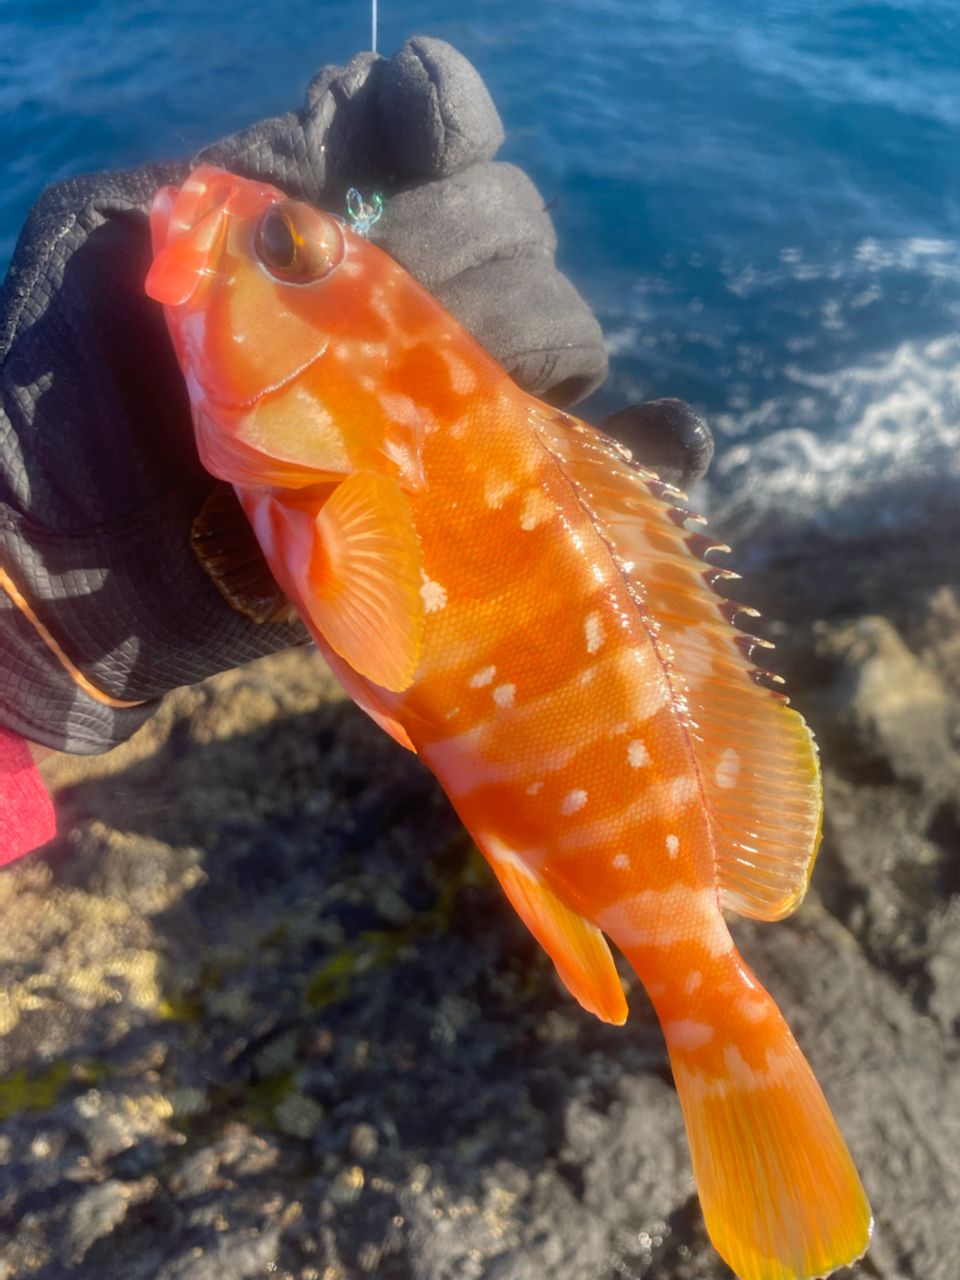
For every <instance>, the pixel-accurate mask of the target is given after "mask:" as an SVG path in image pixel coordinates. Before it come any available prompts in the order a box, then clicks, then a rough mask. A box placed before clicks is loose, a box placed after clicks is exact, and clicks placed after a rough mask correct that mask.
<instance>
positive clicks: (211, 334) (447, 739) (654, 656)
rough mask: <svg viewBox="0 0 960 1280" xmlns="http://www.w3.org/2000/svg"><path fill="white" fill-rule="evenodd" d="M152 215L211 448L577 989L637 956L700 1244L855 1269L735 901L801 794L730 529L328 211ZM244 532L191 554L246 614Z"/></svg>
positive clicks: (595, 994)
mask: <svg viewBox="0 0 960 1280" xmlns="http://www.w3.org/2000/svg"><path fill="white" fill-rule="evenodd" d="M152 225H153V236H154V246H155V250H156V257H155V260H154V264H153V267H152V269H151V271H150V274H149V277H148V279H147V285H146V287H147V292H148V293H149V294H150V296H151V297H153V298H155V299H157V300H158V301H159V302H162V303H164V304H165V307H166V315H167V320H168V323H169V327H170V332H171V334H172V336H173V341H174V344H175V346H176V350H177V353H178V356H179V359H180V364H181V367H182V369H183V373H184V376H185V378H186V383H187V387H188V389H189V393H190V399H191V402H192V406H193V415H194V421H195V426H196V434H197V440H198V444H199V449H200V454H201V457H202V459H203V461H204V463H205V465H206V466H207V467H208V468H209V470H210V471H211V472H213V473H214V475H216V476H219V477H220V478H221V479H223V480H225V481H228V482H229V483H230V484H232V485H233V486H234V489H235V491H236V494H237V496H238V497H239V500H240V503H241V504H242V507H243V510H244V511H245V513H246V516H247V518H248V520H249V522H250V525H252V527H253V529H254V530H255V532H256V537H257V540H258V541H259V544H260V546H261V547H262V549H263V552H264V554H265V556H266V559H267V562H268V563H269V566H270V569H271V570H272V573H273V576H274V577H275V579H276V581H277V583H279V585H280V587H281V588H282V590H283V592H284V593H285V595H286V597H287V598H288V599H289V600H290V601H291V602H292V603H293V605H295V607H296V609H297V610H298V612H299V614H300V616H301V617H302V618H303V620H304V622H305V623H306V625H307V626H308V627H309V629H310V631H311V632H312V634H313V635H314V637H315V638H316V641H317V644H318V645H319V646H320V648H321V650H322V651H323V653H324V654H325V655H326V657H327V659H328V660H329V662H330V665H331V667H332V668H333V671H334V672H335V674H336V675H337V676H338V677H339V679H340V680H341V681H342V682H343V684H344V686H345V688H346V689H347V691H348V693H349V694H350V695H351V696H352V697H353V698H354V699H355V700H356V701H357V702H358V703H359V704H360V706H361V707H362V708H363V709H364V710H365V711H367V712H368V713H369V714H370V715H371V716H372V717H373V718H374V719H375V720H376V721H377V722H378V723H379V724H380V725H382V726H383V728H385V729H386V730H387V731H388V732H389V733H391V734H392V735H393V736H394V737H395V738H396V739H397V740H398V741H399V742H401V743H402V744H403V745H404V746H406V747H408V748H410V749H411V750H413V751H415V752H417V754H418V755H419V756H420V757H421V758H422V759H423V761H424V763H425V764H427V765H428V766H429V768H430V769H431V770H432V771H433V772H434V773H435V774H436V776H437V777H438V778H439V780H440V782H441V783H442V785H443V787H444V789H445V791H446V792H447V794H448V796H449V797H450V799H451V801H452V802H453V804H454V805H455V807H456V809H457V811H458V813H459V814H460V816H461V817H462V819H463V821H464V823H465V824H466V826H467V827H468V829H469V830H470V832H471V834H472V835H473V837H474V838H475V840H476V842H477V844H478V845H479V846H480V848H481V849H482V851H483V853H484V854H485V856H486V858H487V859H488V861H489V862H490V865H491V866H492V868H493V870H494V873H495V874H496V876H497V879H498V880H499V881H500V884H501V885H502V886H503V889H504V891H505V893H506V894H507V897H508V898H509V899H510V901H511V902H512V903H513V906H514V907H515V908H516V910H517V911H518V912H519V914H520V916H521V918H522V919H523V920H524V922H525V923H526V924H527V925H528V927H529V928H530V930H531V931H532V932H533V934H534V936H535V937H536V938H537V939H538V941H539V942H540V943H541V944H542V945H543V947H545V949H546V950H547V952H548V953H549V954H550V956H551V957H552V959H553V961H554V963H555V965H556V967H557V971H558V973H559V975H560V977H561V978H562V980H563V982H564V983H565V984H566V986H567V987H568V988H569V989H570V991H571V992H572V993H573V995H574V996H575V997H576V998H577V999H578V1000H579V1001H580V1003H581V1004H582V1005H583V1006H584V1008H586V1009H588V1010H590V1011H591V1012H593V1013H595V1014H597V1016H598V1017H600V1018H603V1019H605V1020H606V1021H608V1022H613V1023H622V1022H623V1021H624V1019H625V1018H626V1013H627V1010H626V1003H625V1000H624V995H623V990H622V988H621V985H620V979H619V977H618V975H617V970H616V968H615V966H614V962H613V958H612V956H611V953H610V950H609V947H608V945H607V941H606V937H609V938H610V939H611V940H612V941H613V942H614V943H615V944H616V946H617V947H618V948H619V949H620V950H621V951H622V952H623V953H624V955H625V956H626V957H627V959H628V960H629V962H630V964H631V965H632V966H633V968H634V969H635V970H636V972H637V974H638V975H639V977H640V979H641V981H642V982H643V985H644V986H645V987H646V990H647V992H648V993H649V995H650V999H651V1000H652V1002H653V1005H654V1007H655V1009H656V1011H657V1015H658V1017H659V1019H660V1022H661V1025H662V1027H663V1033H664V1036H665V1038H666V1042H667V1046H668V1048H669V1052H670V1061H671V1064H672V1066H673V1074H674V1078H675V1080H676V1084H677V1090H678V1092H679V1095H680V1101H681V1103H682V1106H683V1113H684V1118H685V1120H686V1126H687V1132H688V1135H689V1140H690V1146H691V1150H692V1154H693V1168H694V1173H695V1176H696V1181H697V1186H698V1189H699V1194H700V1200H701V1202H702V1205H703V1211H704V1215H705V1217H706V1222H707V1227H708V1229H709V1232H710V1236H711V1238H712V1240H713V1242H714V1244H715V1246H716V1248H717V1249H718V1250H719V1252H720V1253H721V1254H722V1255H723V1257H724V1258H725V1259H726V1260H727V1262H729V1264H730V1266H731V1267H732V1268H733V1269H734V1271H736V1272H737V1274H738V1275H739V1276H740V1277H742V1280H799V1278H801V1277H803V1278H806V1277H813V1276H823V1275H826V1274H828V1273H829V1272H831V1271H833V1270H834V1269H835V1268H836V1267H839V1266H842V1265H843V1264H845V1263H849V1262H851V1261H852V1260H854V1259H855V1258H857V1257H858V1256H859V1255H860V1254H862V1253H863V1251H864V1249H865V1248H866V1246H867V1243H868V1241H869V1237H870V1231H871V1217H870V1209H869V1206H868V1204H867V1201H866V1197H865V1195H864V1192H863V1188H862V1187H861V1185H860V1180H859V1178H858V1177H857V1173H856V1170H855V1168H854V1166H853V1162H852V1161H851V1158H850V1155H849V1153H848V1151H847V1148H846V1146H845V1145H844V1142H843V1139H842V1138H841V1136H840V1134H839V1132H838V1130H837V1127H836V1124H835V1123H834V1120H833V1118H832V1116H831V1114H830V1111H829V1109H828V1107H827V1104H826V1102H825V1100H824V1097H823V1094H822V1093H821V1091H820V1088H819V1086H818V1085H817V1083H816V1080H815V1079H814V1076H813V1073H812V1071H811V1069H810V1067H809V1065H808V1064H807V1062H806V1060H805V1058H804V1057H803V1055H802V1053H801V1052H800V1049H799V1048H798V1047H797V1044H796V1041H795V1040H794V1038H793V1036H792V1035H791V1033H790V1031H789V1029H788V1027H787V1025H786V1023H785V1021H784V1019H783V1017H782V1015H781V1014H780V1012H779V1010H778V1009H777V1006H776V1005H775V1004H774V1002H773V1000H772V999H771V998H770V996H769V995H768V994H767V992H766V991H765V990H764V989H763V987H762V986H761V985H760V983H759V982H758V981H757V979H756V978H755V977H754V975H753V974H752V973H751V972H750V970H749V969H748V968H747V965H746V964H745V963H744V960H743V959H742V957H741V956H740V955H739V953H738V952H737V950H736V947H735V946H734V943H733V939H732V938H731V936H730V933H729V931H728V929H727V925H726V923H725V921H724V917H723V910H724V909H725V908H728V909H730V910H732V911H735V912H738V913H740V914H742V915H747V916H753V917H755V918H757V919H763V920H776V919H779V918H781V917H782V916H785V915H787V914H788V913H789V912H790V911H792V910H793V908H794V907H796V905H797V904H798V902H799V901H800V899H801V897H802V896H803V893H804V890H805V888H806V884H807V880H808V877H809V872H810V867H811V864H812V862H813V857H814V853H815V851H816V846H817V842H818V839H819V827H820V781H819V771H818V766H817V756H816V749H815V747H814V744H813V740H812V738H811V735H810V732H809V730H808V729H807V727H806V725H805V724H804V722H803V720H802V719H801V718H800V716H799V715H798V714H797V713H796V712H795V711H793V710H791V709H790V708H789V707H788V706H787V704H786V701H785V700H784V699H783V698H782V696H780V695H779V694H777V693H775V692H773V691H771V690H770V689H769V688H767V687H766V686H764V685H763V684H761V683H759V682H758V680H757V679H756V678H755V677H756V675H757V672H756V670H755V668H754V667H753V666H752V665H751V659H750V653H751V650H752V648H753V647H754V646H755V644H756V643H758V642H756V641H755V640H753V639H752V638H750V637H746V636H744V635H743V634H742V633H741V632H739V631H737V630H736V628H735V627H734V626H733V625H732V616H733V614H734V613H735V612H736V606H731V604H730V602H729V601H727V600H725V599H724V598H723V597H721V596H719V595H717V594H716V593H715V592H714V589H713V583H714V581H715V579H716V578H717V577H718V576H723V571H722V570H718V569H716V568H711V567H710V566H709V565H706V564H705V562H704V559H703V556H704V554H705V553H706V551H707V550H708V549H709V548H710V547H712V546H715V544H714V543H712V542H711V541H710V539H707V538H705V537H704V535H702V534H695V533H691V532H688V531H687V529H686V526H685V521H686V519H687V518H688V514H689V513H685V512H683V511H680V510H678V508H677V507H676V505H675V504H674V502H673V501H672V499H675V498H677V497H678V496H679V495H677V492H676V491H675V490H670V489H669V487H668V486H664V485H662V484H660V483H659V482H658V480H657V477H656V476H655V475H654V474H652V473H651V472H649V471H646V470H644V469H642V468H640V467H638V466H635V465H634V464H633V463H632V462H631V459H630V455H629V454H628V453H627V452H626V451H625V450H624V449H623V448H621V447H620V446H619V445H618V444H616V443H615V442H614V441H613V440H610V439H608V438H607V437H605V436H603V435H601V434H600V433H598V432H597V431H596V430H594V429H593V428H591V427H589V426H587V425H586V424H585V423H583V422H580V421H578V420H577V419H575V418H572V417H570V416H569V415H567V414H564V413H561V412H559V411H557V410H556V409H553V408H550V407H549V406H548V405H546V404H543V403H541V402H540V401H538V400H536V399H534V398H533V397H532V396H530V395H528V394H527V393H525V392H524V391H522V390H520V388H519V387H517V386H516V385H515V383H513V382H512V381H511V379H510V378H509V377H508V376H507V375H506V373H504V371H503V370H502V369H501V368H500V366H499V365H497V364H496V362H495V361H494V360H493V359H492V358H491V357H490V356H489V355H488V354H487V353H486V352H485V351H484V350H483V349H482V348H481V347H480V346H479V345H478V344H477V343H476V342H475V341H474V340H473V339H472V338H471V337H469V335H468V334H466V333H465V332H464V331H463V329H462V328H461V327H460V326H459V324H457V322H456V321H455V320H454V319H452V318H451V316H450V315H448V314H447V313H446V312H445V311H444V310H443V308H442V307H441V306H440V305H439V304H438V303H437V302H436V300H435V299H434V298H433V297H431V296H430V294H428V293H427V292H426V291H425V290H424V289H423V288H422V287H421V286H420V285H418V284H417V283H416V281H414V280H413V279H412V278H411V277H410V276H409V275H408V274H407V273H406V272H405V271H404V270H403V269H402V268H401V267H400V266H398V264H397V263H396V262H394V261H393V260H392V259H391V258H389V257H388V256H387V255H386V254H385V253H383V252H382V251H380V250H379V249H377V248H376V247H375V246H374V245H372V244H370V243H369V242H368V241H367V240H365V239H363V238H362V237H360V236H358V235H357V234H355V233H354V232H353V231H352V230H350V228H349V227H347V226H345V225H344V224H343V223H342V222H341V221H340V220H339V219H337V218H334V217H332V216H330V215H328V214H326V213H322V212H320V211H319V210H317V209H314V208H312V207H310V206H309V205H306V204H303V203H299V202H297V201H292V200H288V199H287V198H286V197H284V195H283V194H282V193H281V192H280V191H278V190H276V189H275V188H273V187H270V186H266V185H264V184H263V183H260V182H253V181H249V180H246V179H241V178H237V177H234V176H232V175H230V174H227V173H224V172H222V171H219V170H216V169H212V168H202V169H198V170H197V171H196V172H195V173H194V174H193V175H192V176H191V177H190V178H189V180H188V181H187V182H186V183H185V184H184V186H183V187H182V188H181V189H180V190H179V191H177V190H174V189H172V188H165V189H164V190H162V191H160V192H159V193H158V194H157V197H156V199H155V202H154V207H153V215H152ZM220 514H221V515H222V514H223V511H222V509H221V511H220ZM207 515H208V518H209V526H212V527H213V528H214V529H215V528H216V520H217V516H218V512H217V511H216V510H213V511H211V512H208V513H207ZM244 528H246V526H245V525H244ZM208 532H209V527H208ZM247 532H248V531H247ZM233 536H235V535H234V534H230V535H225V537H226V541H225V542H223V541H222V540H221V542H222V545H221V546H220V547H219V550H218V548H217V546H216V545H213V547H212V551H213V552H215V553H216V554H208V555H207V557H206V558H207V559H208V561H211V562H212V572H214V573H215V575H216V577H217V579H218V582H219V585H220V587H221V590H223V591H224V593H225V594H226V595H227V596H228V598H230V599H231V600H233V601H234V603H236V604H237V605H238V607H245V606H244V596H245V594H247V593H245V590H244V588H243V581H242V580H243V578H244V574H245V573H246V574H248V575H249V574H250V573H251V572H252V571H251V570H250V567H249V557H247V559H246V560H244V557H243V556H242V555H241V554H240V553H239V552H237V551H236V549H234V550H231V549H230V548H229V546H228V545H227V544H228V543H229V541H230V538H231V537H233ZM212 543H213V544H216V543H217V536H216V534H214V535H213V536H212ZM207 550H208V553H209V552H211V547H210V546H209V545H208V547H207ZM254 576H255V574H254ZM726 576H735V575H729V574H728V575H726ZM248 585H249V584H248ZM605 935H606V936H605Z"/></svg>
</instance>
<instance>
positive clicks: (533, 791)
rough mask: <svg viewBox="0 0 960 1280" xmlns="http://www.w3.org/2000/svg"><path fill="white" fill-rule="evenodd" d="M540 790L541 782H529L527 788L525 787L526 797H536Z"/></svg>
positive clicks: (541, 788)
mask: <svg viewBox="0 0 960 1280" xmlns="http://www.w3.org/2000/svg"><path fill="white" fill-rule="evenodd" d="M542 790H543V783H542V782H531V783H530V785H529V787H527V795H528V796H538V795H539V794H540V792H541V791H542Z"/></svg>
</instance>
